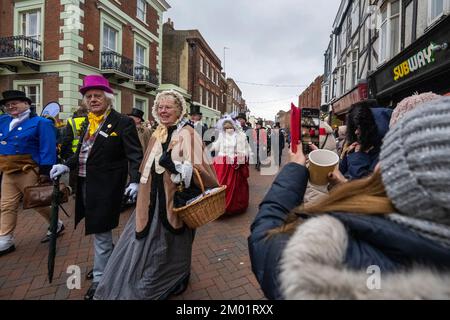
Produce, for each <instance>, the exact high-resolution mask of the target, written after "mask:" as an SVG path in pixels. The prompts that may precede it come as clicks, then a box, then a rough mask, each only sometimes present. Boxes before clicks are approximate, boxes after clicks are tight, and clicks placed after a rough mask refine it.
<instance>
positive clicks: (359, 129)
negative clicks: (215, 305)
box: [249, 93, 450, 299]
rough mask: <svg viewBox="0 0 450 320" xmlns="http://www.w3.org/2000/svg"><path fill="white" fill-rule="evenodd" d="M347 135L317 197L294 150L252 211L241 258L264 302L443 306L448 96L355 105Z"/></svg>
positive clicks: (449, 254)
mask: <svg viewBox="0 0 450 320" xmlns="http://www.w3.org/2000/svg"><path fill="white" fill-rule="evenodd" d="M345 129H346V131H347V132H346V137H345V138H344V139H345V142H344V143H343V147H341V148H339V147H338V148H337V150H339V149H341V150H342V151H341V153H340V156H341V162H340V165H339V167H338V168H337V169H336V170H335V171H334V172H333V173H330V174H329V184H328V186H327V187H325V188H324V189H322V190H315V195H317V192H320V194H319V195H318V196H315V197H312V196H311V193H312V192H308V189H310V188H311V186H309V185H308V180H309V172H308V169H307V162H308V160H307V156H305V155H304V154H303V150H302V148H298V149H299V150H298V152H297V153H295V154H294V153H292V152H291V153H290V163H288V164H287V165H286V166H285V167H284V168H283V169H282V171H281V173H280V174H279V175H278V176H277V178H276V179H275V181H274V183H273V185H272V187H271V188H270V190H269V191H268V192H267V195H266V196H265V198H264V200H263V201H262V203H261V204H260V208H259V212H258V214H257V217H256V218H255V220H254V222H253V224H252V226H251V235H250V237H249V252H250V257H251V261H252V269H253V272H254V274H255V276H256V278H257V280H258V282H259V283H260V285H261V288H262V289H263V291H264V294H265V296H266V297H267V298H269V299H449V298H450V294H449V290H448V288H450V201H449V200H450V196H449V192H448V190H450V179H449V178H450V162H449V159H450V158H449V154H450V139H449V133H450V98H448V97H441V96H438V95H435V94H431V93H425V94H421V95H414V96H412V97H408V98H406V99H405V100H403V101H402V102H400V103H399V104H398V106H397V108H396V109H395V111H394V113H392V111H391V110H388V109H386V108H379V107H378V106H376V105H374V104H373V102H371V101H369V102H363V103H357V104H355V105H353V106H352V108H351V110H350V112H349V114H348V116H347V123H346V128H339V131H340V136H341V135H342V130H345ZM338 142H339V143H341V141H338ZM313 148H314V147H313ZM377 270H378V273H377V274H374V272H377ZM373 274H374V275H375V276H378V277H379V279H378V280H377V279H375V280H373V281H370V279H371V275H373Z"/></svg>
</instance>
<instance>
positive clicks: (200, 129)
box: [189, 104, 211, 144]
mask: <svg viewBox="0 0 450 320" xmlns="http://www.w3.org/2000/svg"><path fill="white" fill-rule="evenodd" d="M189 115H190V116H191V120H189V124H190V125H191V126H192V127H193V128H194V129H195V130H196V131H197V133H198V134H200V135H201V137H202V139H203V136H204V135H205V132H206V131H207V130H208V127H207V126H206V124H202V118H203V114H202V113H201V112H200V106H198V105H195V104H194V105H192V106H191V112H190V113H189ZM205 142H206V141H205ZM209 143H211V142H210V141H207V142H206V144H209Z"/></svg>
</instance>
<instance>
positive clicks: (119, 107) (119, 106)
mask: <svg viewBox="0 0 450 320" xmlns="http://www.w3.org/2000/svg"><path fill="white" fill-rule="evenodd" d="M113 92H114V97H115V98H116V105H115V106H114V110H116V111H117V112H119V113H121V112H122V91H120V90H115V89H113Z"/></svg>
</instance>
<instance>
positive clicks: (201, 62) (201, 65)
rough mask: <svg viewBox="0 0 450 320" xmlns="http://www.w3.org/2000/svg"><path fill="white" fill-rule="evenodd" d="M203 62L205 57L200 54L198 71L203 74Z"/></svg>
mask: <svg viewBox="0 0 450 320" xmlns="http://www.w3.org/2000/svg"><path fill="white" fill-rule="evenodd" d="M204 64H205V58H203V56H202V55H200V73H202V74H205V72H204V71H203V66H204Z"/></svg>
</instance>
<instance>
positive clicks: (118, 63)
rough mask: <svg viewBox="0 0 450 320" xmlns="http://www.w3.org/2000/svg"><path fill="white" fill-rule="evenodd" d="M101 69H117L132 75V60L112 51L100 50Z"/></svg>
mask: <svg viewBox="0 0 450 320" xmlns="http://www.w3.org/2000/svg"><path fill="white" fill-rule="evenodd" d="M101 69H102V70H113V71H119V72H122V73H124V74H127V75H129V76H131V77H133V60H131V59H128V58H126V57H124V56H122V55H120V54H118V53H117V52H114V51H107V52H102V60H101Z"/></svg>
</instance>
